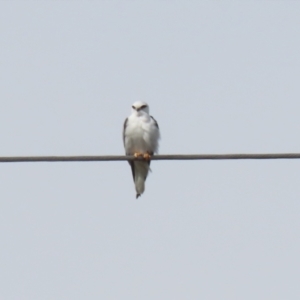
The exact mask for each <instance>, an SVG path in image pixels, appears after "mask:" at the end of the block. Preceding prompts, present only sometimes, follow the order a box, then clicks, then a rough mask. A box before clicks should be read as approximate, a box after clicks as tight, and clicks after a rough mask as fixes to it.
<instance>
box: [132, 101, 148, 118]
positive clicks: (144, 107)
mask: <svg viewBox="0 0 300 300" xmlns="http://www.w3.org/2000/svg"><path fill="white" fill-rule="evenodd" d="M132 112H133V113H134V112H135V113H137V114H138V115H141V114H142V113H146V114H149V106H148V104H147V103H146V102H143V101H137V102H134V103H133V104H132Z"/></svg>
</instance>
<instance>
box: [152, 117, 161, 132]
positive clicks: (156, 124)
mask: <svg viewBox="0 0 300 300" xmlns="http://www.w3.org/2000/svg"><path fill="white" fill-rule="evenodd" d="M151 119H152V120H153V121H154V125H155V126H156V127H157V129H159V127H158V123H157V121H156V120H155V119H154V118H153V117H152V116H151Z"/></svg>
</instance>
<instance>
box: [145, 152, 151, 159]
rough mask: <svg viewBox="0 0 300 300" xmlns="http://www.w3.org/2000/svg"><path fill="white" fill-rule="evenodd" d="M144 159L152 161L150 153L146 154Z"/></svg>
mask: <svg viewBox="0 0 300 300" xmlns="http://www.w3.org/2000/svg"><path fill="white" fill-rule="evenodd" d="M143 157H144V160H147V161H149V160H150V159H151V155H150V154H149V153H148V152H147V153H144V155H143Z"/></svg>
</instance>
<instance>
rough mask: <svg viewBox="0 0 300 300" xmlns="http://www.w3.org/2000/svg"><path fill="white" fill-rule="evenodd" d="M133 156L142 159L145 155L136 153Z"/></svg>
mask: <svg viewBox="0 0 300 300" xmlns="http://www.w3.org/2000/svg"><path fill="white" fill-rule="evenodd" d="M133 156H134V157H135V158H140V157H143V153H140V152H135V153H134V154H133Z"/></svg>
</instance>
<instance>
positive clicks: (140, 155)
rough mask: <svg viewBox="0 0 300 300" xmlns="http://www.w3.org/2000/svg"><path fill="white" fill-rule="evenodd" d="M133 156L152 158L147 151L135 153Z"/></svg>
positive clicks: (145, 158)
mask: <svg viewBox="0 0 300 300" xmlns="http://www.w3.org/2000/svg"><path fill="white" fill-rule="evenodd" d="M133 156H134V157H135V158H144V160H147V161H149V160H150V159H151V155H150V154H149V153H148V152H147V153H140V152H136V153H134V154H133Z"/></svg>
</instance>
